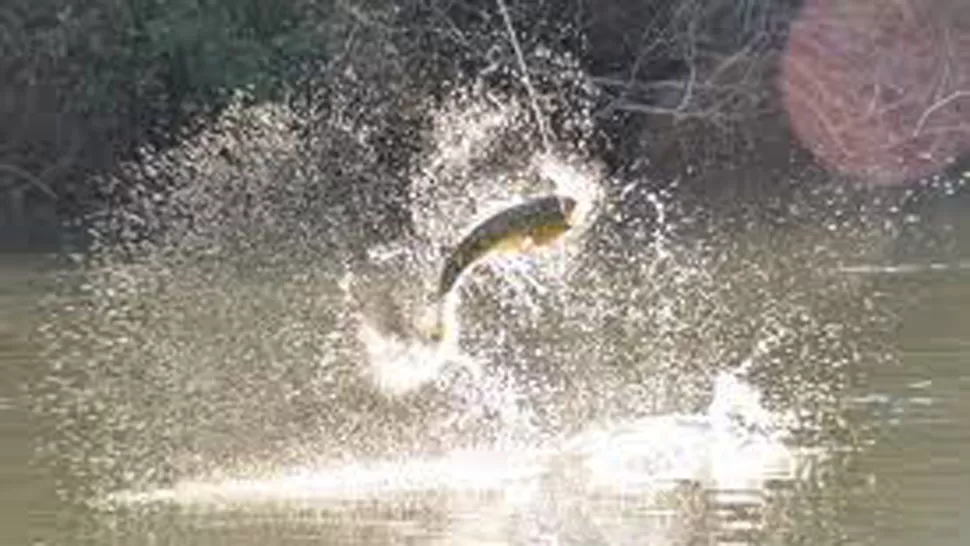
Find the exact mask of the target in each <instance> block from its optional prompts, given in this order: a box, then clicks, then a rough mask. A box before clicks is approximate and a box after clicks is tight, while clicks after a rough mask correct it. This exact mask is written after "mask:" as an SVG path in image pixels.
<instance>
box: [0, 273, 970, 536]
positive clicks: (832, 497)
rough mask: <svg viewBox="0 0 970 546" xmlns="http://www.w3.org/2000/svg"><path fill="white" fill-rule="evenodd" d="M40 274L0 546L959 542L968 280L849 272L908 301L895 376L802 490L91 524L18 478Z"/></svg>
mask: <svg viewBox="0 0 970 546" xmlns="http://www.w3.org/2000/svg"><path fill="white" fill-rule="evenodd" d="M54 269H55V266H54V265H53V264H52V263H51V262H50V260H49V259H46V258H44V257H42V256H6V257H4V260H3V265H2V268H0V309H2V311H3V312H2V314H0V362H2V368H0V370H2V371H0V373H2V374H3V381H2V382H0V409H2V412H0V415H2V417H0V437H2V441H0V477H2V483H3V487H2V488H0V543H2V544H11V545H18V544H125V545H129V544H131V545H136V544H138V545H140V544H144V545H148V544H151V545H158V544H172V545H176V544H177V545H188V544H198V545H206V546H211V545H216V544H219V545H223V544H239V545H243V544H253V545H255V544H260V545H270V544H273V545H276V544H348V545H351V544H353V545H358V544H360V545H364V544H367V545H370V544H508V543H514V544H523V543H534V544H564V543H569V544H645V543H658V544H664V543H675V544H728V543H736V544H757V543H766V544H786V545H787V544H811V545H823V544H862V543H867V544H879V545H887V544H898V545H910V544H926V545H931V544H932V545H934V546H935V545H960V544H966V543H967V541H968V540H970V517H968V516H970V457H968V456H967V455H970V271H967V270H960V269H950V270H939V271H922V272H920V271H895V272H889V273H886V272H883V273H878V272H870V273H859V272H855V273H851V274H872V275H877V276H878V277H879V279H880V281H879V282H880V286H881V289H882V290H885V291H888V292H889V293H890V294H897V295H898V297H900V298H903V297H905V298H911V297H913V296H917V301H916V304H915V305H912V306H910V307H909V308H908V310H907V311H906V313H905V316H904V317H903V321H902V328H901V329H900V331H899V332H898V336H897V339H896V342H897V344H898V348H899V349H900V350H901V354H902V355H903V361H902V365H901V366H899V367H894V368H892V369H873V370H869V371H870V372H871V376H870V378H869V380H868V384H867V385H866V386H865V388H864V389H862V390H860V392H858V395H857V397H856V398H855V399H853V400H851V401H848V402H847V403H848V404H850V405H854V406H856V407H858V409H859V411H856V412H851V413H849V415H853V416H854V418H855V419H858V420H859V422H858V423H856V426H855V427H854V428H855V429H856V430H870V431H875V433H874V434H872V436H873V437H874V438H876V440H875V441H874V442H873V443H872V444H871V445H869V446H867V447H866V448H864V449H862V450H861V451H859V452H858V453H856V454H854V455H853V456H851V457H847V458H844V460H840V462H839V463H837V464H832V465H829V466H827V467H824V469H823V470H820V471H819V473H820V474H819V475H818V476H815V477H814V478H811V479H809V480H807V481H806V482H804V483H802V484H801V485H791V484H788V485H785V484H780V485H779V484H776V485H773V486H772V485H771V484H769V485H768V486H767V488H766V489H764V490H762V491H760V492H759V493H758V495H759V499H760V500H756V501H751V499H750V498H747V500H744V498H743V495H742V497H739V498H741V500H737V499H734V498H733V497H731V494H732V492H731V491H728V490H722V491H717V490H713V491H711V490H702V489H700V488H699V486H697V485H696V484H695V485H692V484H690V483H687V482H685V483H682V484H681V485H679V486H678V487H677V488H676V489H675V490H673V492H672V493H670V496H669V498H667V500H666V501H664V500H661V501H657V500H656V499H654V501H651V502H649V503H647V502H645V501H642V500H641V499H640V498H639V497H638V495H637V494H636V493H630V492H626V493H624V494H606V495H604V494H601V493H597V492H594V491H591V490H583V491H578V492H577V490H575V489H569V488H565V487H562V486H561V485H559V484H558V482H556V480H555V478H542V479H539V480H538V481H536V480H532V481H529V480H525V481H522V483H521V484H520V485H518V486H516V485H515V482H516V481H517V478H515V477H514V476H513V477H511V478H508V477H506V478H501V479H499V478H496V483H498V482H503V485H502V486H501V487H493V488H492V489H491V490H489V491H478V492H471V493H469V492H454V491H452V492H447V491H446V492H423V493H413V492H407V491H398V493H399V494H396V495H391V494H386V495H380V496H379V497H378V498H377V500H375V499H369V500H363V501H361V500H356V501H355V500H352V499H351V500H346V499H345V500H342V501H340V502H327V503H323V504H321V503H314V502H309V501H307V499H301V497H300V494H299V493H297V494H295V495H294V498H292V499H289V500H290V501H292V502H279V499H277V500H276V501H272V500H271V501H268V502H260V503H244V504H242V505H234V504H232V503H223V504H220V503H218V502H215V501H205V502H196V503H188V504H185V503H183V504H181V505H179V506H176V507H166V506H161V507H159V506H155V507H153V508H136V507H130V508H126V509H124V510H122V511H121V512H116V513H114V514H112V515H111V516H110V517H104V516H100V517H95V518H92V517H89V516H90V514H89V513H88V512H86V511H85V510H83V509H79V508H69V507H68V505H66V504H65V503H63V502H62V501H60V500H58V496H57V495H56V494H55V487H56V486H55V485H54V484H55V482H54V479H53V476H52V475H51V472H50V469H47V468H44V467H43V466H31V465H29V460H30V457H31V453H32V449H33V447H32V443H33V442H34V441H35V440H36V439H37V438H38V437H39V436H40V435H41V434H42V433H43V432H44V431H43V430H41V427H44V426H50V423H43V422H38V421H35V420H32V419H31V418H30V414H29V412H28V410H27V407H26V399H25V398H24V397H23V396H22V395H21V392H22V390H23V386H24V384H25V382H27V381H29V380H31V379H32V378H36V377H38V376H39V375H41V374H44V373H45V366H47V364H46V363H45V362H43V361H41V360H39V358H38V357H37V352H36V349H37V347H36V343H37V341H36V340H34V339H32V338H31V336H30V334H31V332H32V331H33V328H34V326H35V325H36V323H37V320H38V318H39V317H38V315H37V312H36V309H35V304H36V302H37V299H38V297H39V296H41V295H44V294H48V293H49V291H50V289H51V287H52V283H53V278H52V277H51V276H50V275H49V273H50V272H51V271H52V270H54ZM506 456H507V457H508V459H507V460H505V459H502V460H500V461H499V462H498V463H496V464H495V467H494V468H492V467H489V466H484V465H483V463H474V462H473V463H471V464H469V465H468V466H467V469H466V470H465V471H466V472H468V473H476V472H480V473H482V474H486V473H488V472H496V471H497V470H496V469H497V468H505V469H508V467H510V466H515V465H516V464H517V463H516V461H517V459H516V458H515V456H514V455H510V454H506V455H503V457H506ZM476 464H477V465H478V466H476ZM525 466H526V463H523V468H525ZM434 468H437V469H438V470H437V471H442V469H444V468H445V467H434ZM432 472H436V470H432ZM513 474H514V473H513ZM456 479H457V478H456ZM503 480H505V481H503ZM509 481H511V482H512V484H513V485H508V484H507V482H509ZM66 483H70V482H66ZM275 483H276V484H277V486H279V484H280V483H281V482H275ZM230 493H231V491H228V490H222V491H221V492H220V493H219V494H221V495H230ZM749 493H750V492H749ZM739 495H740V493H739ZM749 497H750V495H749ZM523 499H526V500H523ZM766 499H767V500H766ZM732 522H733V523H732ZM738 522H741V523H738ZM751 522H754V523H751Z"/></svg>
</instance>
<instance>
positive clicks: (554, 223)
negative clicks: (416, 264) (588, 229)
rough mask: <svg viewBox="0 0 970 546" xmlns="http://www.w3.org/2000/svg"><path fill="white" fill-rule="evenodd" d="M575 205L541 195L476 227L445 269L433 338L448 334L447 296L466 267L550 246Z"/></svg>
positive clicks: (440, 280)
mask: <svg viewBox="0 0 970 546" xmlns="http://www.w3.org/2000/svg"><path fill="white" fill-rule="evenodd" d="M575 208H576V200H575V199H572V198H570V197H563V196H558V195H550V196H545V197H538V198H534V199H530V200H528V201H526V202H524V203H521V204H518V205H515V206H512V207H509V208H507V209H505V210H502V211H501V212H498V213H497V214H495V215H493V216H490V217H489V218H486V219H485V220H483V221H482V222H480V223H479V224H478V225H476V226H475V227H474V228H472V230H471V231H470V232H469V233H468V235H466V236H465V237H463V238H462V240H461V241H460V242H459V243H458V245H457V246H455V248H454V249H453V250H452V251H451V252H450V253H449V255H448V259H447V260H446V261H445V265H444V267H443V268H442V270H441V275H440V277H439V278H438V287H437V292H436V301H437V305H436V308H437V310H436V313H435V317H434V318H433V322H432V323H431V325H430V326H429V327H428V328H427V329H428V330H429V334H428V335H429V337H430V338H431V339H433V340H440V339H442V338H443V337H444V336H445V334H446V329H447V324H446V323H447V320H445V318H444V316H443V314H444V306H445V304H444V302H445V298H446V297H447V295H448V294H449V293H450V292H451V291H452V290H453V289H454V287H455V285H456V284H457V283H458V280H459V279H460V278H461V276H462V274H463V273H464V272H465V271H466V270H468V269H469V268H470V267H471V266H473V265H474V264H475V263H476V262H478V261H479V260H481V259H482V258H484V257H486V256H489V255H493V254H498V253H510V254H518V253H522V252H528V251H529V250H532V249H534V248H541V247H545V246H549V245H550V244H552V243H554V242H555V241H556V240H558V239H559V238H560V237H561V236H562V235H563V234H565V233H566V232H567V231H569V229H570V228H571V227H572V225H573V222H574V218H573V212H574V210H575Z"/></svg>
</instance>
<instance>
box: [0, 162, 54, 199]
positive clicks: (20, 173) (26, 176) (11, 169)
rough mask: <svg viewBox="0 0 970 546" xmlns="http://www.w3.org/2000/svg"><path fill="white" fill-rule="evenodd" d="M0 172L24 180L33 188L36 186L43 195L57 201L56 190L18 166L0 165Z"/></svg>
mask: <svg viewBox="0 0 970 546" xmlns="http://www.w3.org/2000/svg"><path fill="white" fill-rule="evenodd" d="M0 171H6V172H8V173H10V174H12V175H14V176H17V177H19V178H22V179H23V180H26V181H27V182H30V185H31V186H34V187H35V188H37V189H39V190H40V191H42V192H43V193H46V194H47V195H48V196H49V197H50V198H51V199H57V194H56V193H54V190H52V189H50V187H49V186H47V184H44V182H43V181H42V180H41V179H40V178H37V176H35V175H33V174H31V173H30V172H27V171H25V170H23V169H21V168H20V167H17V166H16V165H9V164H6V163H0Z"/></svg>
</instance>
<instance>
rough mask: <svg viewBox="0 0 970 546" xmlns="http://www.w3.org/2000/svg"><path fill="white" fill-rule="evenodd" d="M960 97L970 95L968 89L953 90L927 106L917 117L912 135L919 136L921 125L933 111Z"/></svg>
mask: <svg viewBox="0 0 970 546" xmlns="http://www.w3.org/2000/svg"><path fill="white" fill-rule="evenodd" d="M962 97H970V91H965V90H960V91H954V92H952V93H950V94H949V95H947V96H946V97H944V98H942V99H940V100H938V101H936V103H935V104H933V106H930V107H929V108H927V109H926V111H925V112H923V115H922V116H920V117H919V121H917V122H916V129H914V130H913V136H914V137H915V136H919V134H920V133H921V132H922V131H923V126H924V125H926V120H927V119H929V117H930V116H931V115H932V114H933V112H936V111H937V110H939V109H940V108H943V107H944V106H946V105H947V104H950V103H951V102H953V101H955V100H957V99H959V98H962Z"/></svg>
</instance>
